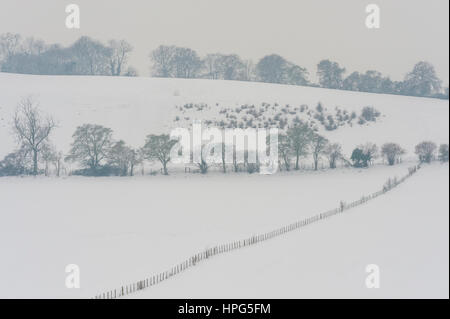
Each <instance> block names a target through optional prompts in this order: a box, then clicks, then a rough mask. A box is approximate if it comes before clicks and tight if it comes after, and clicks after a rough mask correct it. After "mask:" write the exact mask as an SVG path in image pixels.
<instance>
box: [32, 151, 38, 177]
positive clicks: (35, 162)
mask: <svg viewBox="0 0 450 319" xmlns="http://www.w3.org/2000/svg"><path fill="white" fill-rule="evenodd" d="M37 174H38V152H37V150H33V175H37Z"/></svg>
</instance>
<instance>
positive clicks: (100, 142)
mask: <svg viewBox="0 0 450 319" xmlns="http://www.w3.org/2000/svg"><path fill="white" fill-rule="evenodd" d="M72 137H73V139H74V141H73V143H72V148H71V150H70V152H69V155H68V156H67V157H66V160H68V161H72V162H80V163H81V164H82V165H83V166H86V167H88V168H89V169H91V170H92V172H95V171H96V170H97V169H99V168H100V166H101V163H102V161H103V160H105V159H106V158H107V156H108V153H109V150H110V148H111V144H112V130H111V129H109V128H106V127H103V126H101V125H95V124H83V125H82V126H79V127H77V129H76V130H75V133H74V134H73V136H72Z"/></svg>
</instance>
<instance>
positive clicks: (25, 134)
mask: <svg viewBox="0 0 450 319" xmlns="http://www.w3.org/2000/svg"><path fill="white" fill-rule="evenodd" d="M55 127H56V124H55V122H54V120H53V119H52V118H51V117H50V116H47V117H44V115H43V114H42V113H41V111H40V110H39V108H38V105H37V103H36V102H34V101H33V99H32V98H31V97H28V98H25V99H23V100H22V101H21V102H20V103H19V105H18V107H17V110H16V113H15V115H14V125H13V130H14V133H15V135H16V137H17V140H18V142H19V143H20V144H21V145H23V146H24V147H26V148H28V149H29V150H30V151H31V153H32V159H33V175H37V174H38V160H39V158H38V157H39V154H40V153H41V151H42V147H43V146H44V145H45V142H47V141H48V138H49V136H50V133H51V132H52V131H53V129H54V128H55Z"/></svg>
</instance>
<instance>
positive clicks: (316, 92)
mask: <svg viewBox="0 0 450 319" xmlns="http://www.w3.org/2000/svg"><path fill="white" fill-rule="evenodd" d="M30 95H31V96H33V97H34V98H35V99H37V100H39V102H40V105H41V108H42V109H43V110H45V111H46V112H47V113H48V114H51V115H52V116H53V117H54V118H55V119H56V120H57V121H58V123H59V128H58V129H57V130H56V131H55V133H54V135H53V137H52V140H53V141H54V143H56V145H57V146H58V148H59V149H61V150H62V151H64V152H67V151H68V149H69V147H70V143H71V141H72V134H73V132H74V131H75V128H76V127H77V126H78V125H81V124H84V123H95V124H101V125H105V126H107V127H110V128H112V129H113V130H114V132H115V134H114V137H115V138H116V139H123V140H124V141H126V142H127V143H129V144H131V145H133V146H135V147H140V146H142V145H143V144H144V140H145V137H146V136H147V135H148V134H151V133H169V132H170V129H171V128H173V127H175V126H176V125H177V123H175V122H174V121H173V120H174V118H175V116H177V115H180V113H179V111H177V110H176V108H175V106H182V105H184V104H186V103H199V104H200V103H206V104H208V105H209V106H210V107H211V110H206V111H202V112H198V114H197V116H196V119H205V118H209V119H211V118H213V117H215V116H217V115H218V112H219V111H220V110H221V109H222V108H223V107H232V108H234V107H237V106H240V105H243V104H255V105H256V106H260V105H261V103H264V102H265V103H270V104H272V105H273V104H274V103H278V104H279V105H281V106H283V105H285V104H289V105H291V106H293V107H294V106H296V107H298V106H300V105H302V104H306V105H308V106H309V107H310V108H315V106H316V105H317V103H318V102H319V101H320V102H322V104H323V105H324V107H326V108H328V109H329V110H330V111H331V110H333V109H334V108H335V107H336V106H339V107H341V108H342V109H346V110H347V111H349V112H351V111H356V112H357V113H358V114H359V113H360V111H361V109H362V108H363V107H364V106H368V105H370V106H374V107H375V108H376V109H377V110H379V111H380V112H381V113H382V117H381V118H380V120H379V121H378V122H377V123H372V124H370V125H369V126H359V125H356V124H355V125H354V126H353V127H343V128H340V129H338V130H337V131H332V132H323V133H324V134H325V135H326V136H327V137H328V138H329V139H330V140H332V141H335V142H340V143H342V144H343V147H344V151H345V152H346V153H347V154H349V153H350V152H351V150H352V149H353V148H354V147H355V146H356V145H357V144H360V143H366V142H368V141H371V142H374V143H377V144H379V145H381V144H383V143H385V142H397V143H400V145H401V146H402V147H404V148H405V149H406V150H407V151H408V154H407V156H406V158H408V157H409V158H411V157H414V146H415V145H416V144H417V143H419V142H421V141H423V140H432V141H434V142H435V143H448V140H449V138H448V117H449V102H448V100H438V99H428V98H416V97H407V96H395V95H384V94H371V93H361V92H349V91H341V90H328V89H321V88H312V87H301V86H290V85H277V84H267V83H251V82H237V81H212V80H199V79H198V80H197V79H195V80H193V79H189V80H186V79H163V78H123V77H122V78H116V77H77V76H67V77H65V76H33V75H14V74H5V73H0V136H1V137H2V138H1V140H0V157H3V156H4V155H6V154H7V153H9V152H10V151H12V150H13V149H14V148H15V141H14V139H13V137H12V136H11V129H10V126H11V123H10V122H11V117H12V115H13V112H14V109H15V107H16V106H17V103H18V102H19V101H20V100H21V99H22V98H24V97H27V96H30ZM216 104H219V105H218V106H216ZM191 120H194V118H191Z"/></svg>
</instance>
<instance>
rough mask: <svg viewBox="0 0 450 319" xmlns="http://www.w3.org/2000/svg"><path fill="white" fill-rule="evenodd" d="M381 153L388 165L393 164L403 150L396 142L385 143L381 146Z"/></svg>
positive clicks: (403, 152)
mask: <svg viewBox="0 0 450 319" xmlns="http://www.w3.org/2000/svg"><path fill="white" fill-rule="evenodd" d="M381 154H382V155H383V156H384V157H386V159H387V161H388V163H389V165H394V164H395V163H396V161H397V160H398V157H399V156H400V155H403V154H405V150H404V149H402V148H401V147H400V145H398V144H396V143H385V144H383V146H382V147H381Z"/></svg>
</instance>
